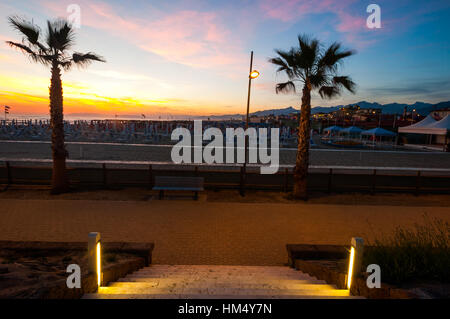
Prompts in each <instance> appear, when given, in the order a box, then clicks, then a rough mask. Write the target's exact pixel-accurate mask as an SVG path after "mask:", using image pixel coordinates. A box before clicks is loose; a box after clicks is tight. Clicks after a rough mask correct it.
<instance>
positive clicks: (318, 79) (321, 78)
mask: <svg viewBox="0 0 450 319" xmlns="http://www.w3.org/2000/svg"><path fill="white" fill-rule="evenodd" d="M309 82H310V83H311V87H312V88H314V89H317V88H320V87H322V86H324V85H326V84H328V82H329V80H328V76H326V75H325V74H324V73H323V72H320V71H319V72H316V73H314V74H311V75H310V76H309Z"/></svg>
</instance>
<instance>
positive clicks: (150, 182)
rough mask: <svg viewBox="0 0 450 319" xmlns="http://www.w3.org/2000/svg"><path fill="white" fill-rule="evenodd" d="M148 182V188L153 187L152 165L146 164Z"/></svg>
mask: <svg viewBox="0 0 450 319" xmlns="http://www.w3.org/2000/svg"><path fill="white" fill-rule="evenodd" d="M148 184H149V185H150V189H152V188H153V166H152V165H149V166H148Z"/></svg>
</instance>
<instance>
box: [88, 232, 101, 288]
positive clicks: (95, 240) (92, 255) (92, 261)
mask: <svg viewBox="0 0 450 319" xmlns="http://www.w3.org/2000/svg"><path fill="white" fill-rule="evenodd" d="M101 261H102V256H101V236H100V233H97V232H91V233H89V235H88V266H89V272H90V273H94V274H97V286H98V287H100V286H101V285H102V281H103V274H102V264H101Z"/></svg>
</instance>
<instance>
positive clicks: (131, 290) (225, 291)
mask: <svg viewBox="0 0 450 319" xmlns="http://www.w3.org/2000/svg"><path fill="white" fill-rule="evenodd" d="M98 293H99V294H115V295H126V294H131V295H137V294H143V295H154V294H157V295H166V294H175V295H195V294H197V295H203V296H206V295H234V296H236V297H237V298H239V297H240V296H246V295H255V296H256V295H257V296H264V295H269V296H276V295H278V296H281V295H301V296H340V297H345V296H349V292H348V290H339V289H329V288H321V287H316V288H313V287H310V288H309V289H303V287H302V288H300V289H242V288H236V287H233V288H215V287H207V288H190V287H172V288H137V287H101V288H99V290H98Z"/></svg>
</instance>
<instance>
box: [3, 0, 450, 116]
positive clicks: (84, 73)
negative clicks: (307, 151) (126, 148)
mask: <svg viewBox="0 0 450 319" xmlns="http://www.w3.org/2000/svg"><path fill="white" fill-rule="evenodd" d="M72 3H75V4H78V5H79V6H80V8H81V28H80V29H77V38H76V41H77V44H76V46H75V49H76V50H77V51H80V52H88V51H93V52H96V53H98V54H100V55H101V56H103V57H104V58H105V59H106V60H107V63H95V64H93V65H91V66H90V67H88V68H87V69H81V70H79V69H74V70H72V71H71V72H68V73H64V74H63V84H64V98H65V113H66V114H86V113H93V114H99V115H104V116H106V117H108V116H111V115H113V114H119V115H124V114H146V115H147V116H149V117H151V116H156V115H163V116H165V115H167V114H175V115H176V114H178V115H179V114H186V115H200V114H202V115H208V114H233V113H244V112H245V105H246V97H247V81H248V79H247V75H248V64H249V57H250V51H251V50H253V51H254V52H255V61H254V68H255V69H257V70H259V71H260V72H261V76H260V77H259V78H258V79H256V80H254V82H253V85H254V86H253V91H252V106H251V110H252V111H257V110H263V109H271V108H284V107H288V106H293V107H295V108H299V105H300V97H299V96H298V95H277V94H275V84H276V83H277V82H280V81H283V80H284V77H283V76H282V75H277V74H276V72H275V68H274V67H273V66H272V65H270V64H269V63H268V62H267V60H268V58H269V57H273V56H275V54H274V49H275V48H280V49H289V48H290V47H291V46H294V45H296V44H297V39H296V37H297V35H298V34H299V33H306V34H309V35H313V36H315V37H317V38H318V39H320V40H321V41H323V42H324V43H325V44H331V43H332V42H333V41H340V42H342V43H343V44H344V46H345V47H346V48H351V49H355V50H357V52H358V53H357V55H355V56H354V57H351V58H349V59H348V60H347V61H346V62H345V64H344V67H343V70H342V72H341V73H343V74H345V75H350V76H352V77H353V79H354V81H355V82H356V83H357V84H358V90H357V93H356V94H355V95H351V94H345V95H343V96H342V97H341V98H339V99H335V100H331V101H328V100H321V99H320V98H319V97H318V96H317V95H314V96H313V101H312V103H313V106H328V105H338V104H348V103H354V102H357V101H361V100H366V101H371V102H373V101H376V102H379V103H389V102H401V103H406V102H408V103H414V102H415V101H424V102H431V103H434V102H440V101H447V100H450V94H449V92H450V33H449V30H450V1H448V0H441V1H433V0H432V1H403V0H397V1H376V2H375V1H357V0H356V1H355V0H323V1H320V0H277V1H273V0H261V1H257V0H227V1H216V0H209V1H207V0H198V1H197V0H181V1H172V0H171V1H166V0H161V1H150V0H147V1H140V0H133V1H129V2H127V4H126V2H125V1H100V0H70V1H65V0H63V1H49V0H2V1H1V3H0V12H1V14H0V40H1V43H0V69H1V73H0V105H10V106H11V107H12V110H11V111H12V112H11V113H12V114H22V115H23V114H46V113H48V86H49V78H50V71H49V70H48V69H46V67H44V66H42V65H37V64H33V63H31V62H30V61H29V60H28V59H27V58H26V57H25V56H24V55H23V54H22V53H20V52H18V51H16V50H14V49H11V48H10V47H8V46H7V45H6V44H5V41H7V40H14V41H20V40H21V37H20V35H19V34H18V33H17V32H16V31H14V30H13V29H12V28H11V27H10V25H9V24H8V21H7V17H8V16H10V15H19V16H21V17H25V18H28V19H30V20H31V19H33V21H34V23H35V24H37V25H39V26H41V27H42V29H43V30H45V28H44V26H45V23H46V20H47V19H53V18H56V17H68V16H69V13H67V6H68V5H69V4H72ZM370 3H376V4H378V5H379V6H380V7H381V23H382V28H381V29H368V28H367V26H366V19H367V17H368V16H369V13H367V12H366V8H367V6H368V5H369V4H370Z"/></svg>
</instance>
